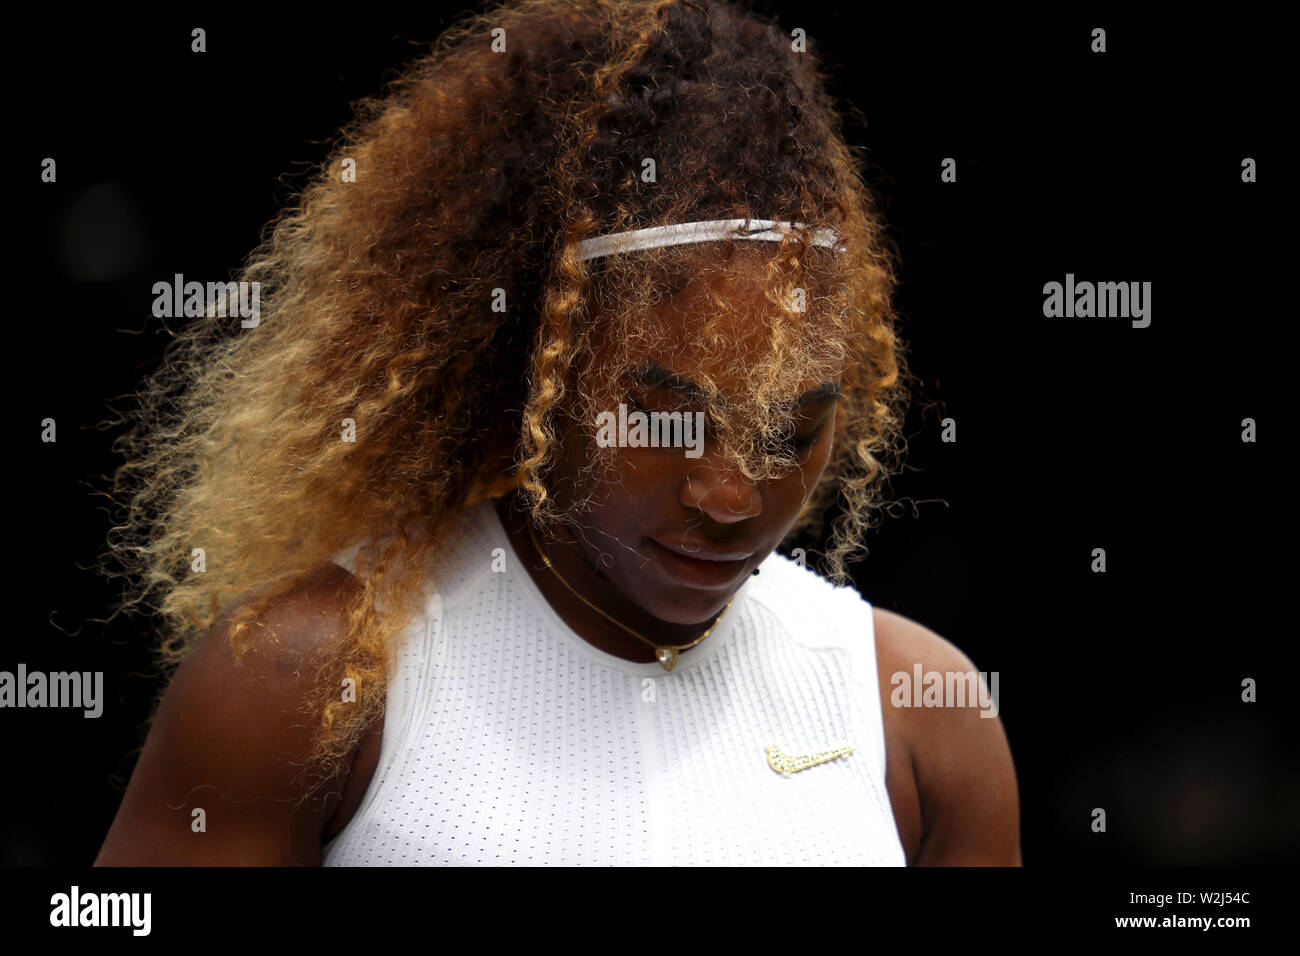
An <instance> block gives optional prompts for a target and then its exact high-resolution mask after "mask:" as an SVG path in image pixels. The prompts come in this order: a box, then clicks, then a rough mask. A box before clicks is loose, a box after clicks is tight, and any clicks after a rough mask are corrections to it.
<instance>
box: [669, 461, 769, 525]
mask: <svg viewBox="0 0 1300 956" xmlns="http://www.w3.org/2000/svg"><path fill="white" fill-rule="evenodd" d="M681 501H682V504H684V505H686V507H688V508H699V509H700V510H701V511H703V512H704V513H705V514H707V515H708V516H709V517H710V518H712V519H713V520H714V521H716V522H718V523H719V524H735V523H736V522H738V521H744V520H745V519H747V518H753V517H755V516H756V515H758V514H761V513H762V511H763V497H762V495H760V494H759V493H758V486H757V485H756V484H755V483H754V482H752V481H750V480H749V479H748V478H746V477H745V476H744V475H742V474H740V473H739V472H737V471H735V470H734V469H726V470H724V469H720V468H718V467H716V466H714V465H706V466H703V467H698V468H693V469H691V470H690V471H688V472H687V473H686V477H685V479H684V480H683V481H682V494H681Z"/></svg>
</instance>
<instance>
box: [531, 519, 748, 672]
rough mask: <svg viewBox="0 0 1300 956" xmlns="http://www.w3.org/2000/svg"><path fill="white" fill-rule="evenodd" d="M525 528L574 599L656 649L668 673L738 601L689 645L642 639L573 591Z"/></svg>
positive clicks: (733, 598)
mask: <svg viewBox="0 0 1300 956" xmlns="http://www.w3.org/2000/svg"><path fill="white" fill-rule="evenodd" d="M525 526H526V527H527V528H528V537H529V538H530V539H531V540H532V542H533V547H534V548H535V549H536V550H537V553H538V554H539V555H541V556H542V560H543V561H545V562H546V566H547V567H548V568H550V569H551V573H552V574H554V575H555V577H556V578H557V579H558V580H559V582H560V583H561V584H563V585H564V586H565V587H566V588H568V589H569V592H570V593H571V594H572V595H573V596H574V597H576V598H577V599H578V600H579V601H581V602H582V603H583V604H585V605H587V607H589V608H591V609H592V610H593V611H595V612H596V613H597V614H600V615H601V616H602V617H604V618H605V619H606V620H608V621H609V622H610V623H612V624H617V625H618V626H619V627H621V628H622V629H623V630H625V631H627V632H628V633H629V634H631V635H632V636H633V637H635V638H636V639H637V640H639V641H644V642H645V643H646V644H649V645H650V646H651V647H653V648H654V649H655V659H656V660H657V661H659V663H660V664H661V665H662V666H663V669H664V670H666V671H671V670H672V669H673V668H674V667H676V666H677V658H678V655H679V652H681V651H685V650H689V649H690V648H692V647H694V646H695V645H696V644H698V643H700V641H702V640H704V639H705V638H706V637H708V636H709V634H710V633H712V631H713V629H714V628H715V627H717V626H718V621H721V620H722V615H723V614H726V613H727V611H728V610H729V609H730V608H731V605H732V603H733V602H734V601H735V600H736V599H735V597H734V596H733V597H732V599H731V600H730V601H728V602H727V606H726V607H724V608H723V609H722V611H721V613H719V614H718V616H717V618H716V619H715V620H714V622H713V623H712V624H710V625H709V629H708V630H707V631H705V632H704V633H703V634H701V635H700V636H699V637H697V638H696V639H695V640H693V641H691V642H690V643H689V644H656V643H655V642H654V641H652V640H650V638H648V637H642V636H641V635H640V634H638V633H637V632H636V631H634V630H632V628H630V627H628V626H627V625H626V624H624V623H622V622H621V621H617V620H615V619H614V618H612V617H610V616H609V615H608V614H606V613H605V612H604V611H602V610H601V609H600V608H598V607H596V605H594V604H592V603H591V602H590V601H588V600H587V599H586V598H585V597H583V596H582V595H581V594H579V593H578V592H577V591H575V590H574V589H573V586H572V585H571V584H569V582H568V581H566V580H564V576H563V575H561V574H560V572H559V571H557V570H556V569H555V565H553V564H551V559H550V558H548V557H547V556H546V552H545V551H543V550H542V546H541V545H540V544H538V542H537V536H536V535H535V534H533V525H532V522H531V521H530V522H526V524H525Z"/></svg>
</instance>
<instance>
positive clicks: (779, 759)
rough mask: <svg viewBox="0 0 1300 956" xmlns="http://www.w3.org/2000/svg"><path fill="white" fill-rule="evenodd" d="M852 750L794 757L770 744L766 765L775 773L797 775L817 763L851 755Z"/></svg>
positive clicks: (826, 751) (777, 745) (848, 748)
mask: <svg viewBox="0 0 1300 956" xmlns="http://www.w3.org/2000/svg"><path fill="white" fill-rule="evenodd" d="M853 750H854V748H853V747H841V748H839V749H838V750H819V751H818V752H817V753H815V754H804V755H803V756H802V757H794V756H791V755H790V754H788V753H786V752H785V751H784V750H782V749H781V745H780V744H772V745H771V746H770V747H768V748H767V765H768V766H769V767H771V768H772V769H773V770H775V771H776V772H777V773H798V772H799V771H800V770H807V769H808V768H809V767H815V766H817V765H818V764H819V763H826V761H828V760H834V759H835V758H836V757H843V756H845V755H846V754H851V753H853Z"/></svg>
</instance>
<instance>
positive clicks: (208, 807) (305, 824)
mask: <svg viewBox="0 0 1300 956" xmlns="http://www.w3.org/2000/svg"><path fill="white" fill-rule="evenodd" d="M356 586H357V585H356V581H355V579H354V578H353V577H352V575H351V574H350V573H349V572H348V571H347V570H345V569H343V568H341V567H339V566H337V565H334V564H330V565H325V566H322V567H321V568H319V569H317V570H316V571H314V572H313V573H312V574H311V575H309V576H308V577H307V578H306V579H304V580H303V581H302V582H300V583H299V585H298V586H296V587H295V588H294V589H293V590H291V591H289V592H287V593H286V594H284V595H282V596H280V597H279V598H277V599H275V600H273V601H272V602H270V603H269V604H268V606H267V608H266V610H265V612H264V613H263V614H262V615H260V616H259V617H258V618H256V619H255V620H254V621H253V626H254V627H255V628H258V629H259V630H260V631H262V632H263V633H261V634H259V635H258V639H256V640H254V642H253V643H252V645H251V646H250V648H249V650H248V652H247V653H245V654H244V655H242V656H240V657H236V655H235V653H234V651H233V649H232V648H231V643H230V628H231V625H232V623H233V622H232V617H233V609H231V611H228V612H227V613H225V614H224V615H223V616H222V617H221V618H219V619H218V620H217V621H216V622H215V623H214V624H213V626H212V627H211V628H210V629H209V630H208V631H207V632H206V633H205V634H204V635H203V636H202V637H201V638H200V639H199V641H198V642H197V644H196V645H195V647H194V649H193V650H192V651H191V653H190V655H189V656H188V657H187V658H186V659H185V661H184V662H182V664H181V665H180V666H179V667H178V668H177V670H176V673H175V674H174V675H173V677H172V680H171V682H170V683H169V684H168V687H167V690H166V693H165V694H164V696H163V699H162V702H161V703H160V705H159V708H158V711H157V713H156V715H155V717H154V720H153V723H152V726H151V728H150V731H149V735H148V737H147V739H146V740H145V745H144V748H143V750H142V751H141V754H140V758H139V760H138V762H137V764H136V767H135V770H134V772H133V773H132V775H131V780H130V783H129V784H128V786H127V790H126V793H125V795H124V797H123V800H122V804H121V807H120V808H119V810H118V813H117V816H116V817H115V818H114V820H113V823H112V826H111V827H110V829H109V832H108V835H107V837H106V838H105V841H104V845H103V847H102V848H101V850H100V853H99V856H98V858H97V859H96V861H95V862H96V865H108V866H122V865H141V864H144V865H164V866H166V865H258V864H271V865H294V864H298V865H303V864H306V865H311V864H314V863H317V862H319V856H320V831H321V828H322V827H323V825H324V822H325V820H326V819H328V815H329V813H330V812H331V810H332V807H333V805H334V804H336V803H337V802H338V794H337V789H338V788H337V782H332V784H334V785H332V786H326V787H323V788H322V789H321V792H320V794H319V795H318V796H314V797H313V798H312V799H311V800H308V801H305V802H304V801H302V799H301V798H302V796H303V794H304V793H305V792H306V783H305V780H304V775H303V774H302V772H301V771H302V765H303V763H304V761H305V760H306V758H308V757H309V756H310V754H311V751H312V749H313V745H314V736H315V734H314V728H313V727H311V726H309V721H308V720H307V719H306V717H305V715H304V712H303V710H302V705H303V703H304V701H306V700H307V699H308V695H309V694H312V693H314V692H321V693H324V692H325V690H326V689H325V688H324V687H317V686H316V685H317V682H318V681H319V680H320V678H319V676H318V674H317V668H316V667H315V666H314V665H315V664H316V662H317V661H319V660H320V658H321V654H322V653H323V652H324V651H326V650H327V649H328V647H329V645H330V644H331V643H332V642H334V641H336V640H338V639H340V638H342V636H343V634H344V628H345V624H346V619H345V614H346V609H347V604H348V599H349V597H350V596H351V593H352V590H353V589H354V588H355V587H356ZM249 599H250V598H249V597H246V598H245V599H244V601H247V600H249ZM241 603H243V602H241ZM331 687H332V685H331ZM330 791H334V792H333V794H332V796H331V793H330Z"/></svg>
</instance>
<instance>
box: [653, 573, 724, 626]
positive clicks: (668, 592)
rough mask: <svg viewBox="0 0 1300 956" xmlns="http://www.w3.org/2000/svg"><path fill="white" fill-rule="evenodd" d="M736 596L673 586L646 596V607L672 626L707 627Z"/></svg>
mask: <svg viewBox="0 0 1300 956" xmlns="http://www.w3.org/2000/svg"><path fill="white" fill-rule="evenodd" d="M743 583H744V581H743V580H742V581H741V584H743ZM736 590H739V585H737V587H736ZM734 594H735V591H703V590H697V589H696V588H689V587H682V586H681V585H671V586H664V587H660V588H656V589H655V593H654V594H648V595H646V597H647V601H646V603H645V604H643V605H642V607H644V608H645V609H646V610H647V611H649V612H650V613H651V614H653V615H654V616H655V617H657V618H659V620H661V621H665V622H667V623H668V624H705V623H708V622H709V621H711V620H712V619H713V618H716V617H717V616H718V615H719V614H721V613H722V609H723V608H724V607H726V606H727V602H728V601H730V600H731V598H732V596H733V595H734Z"/></svg>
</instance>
